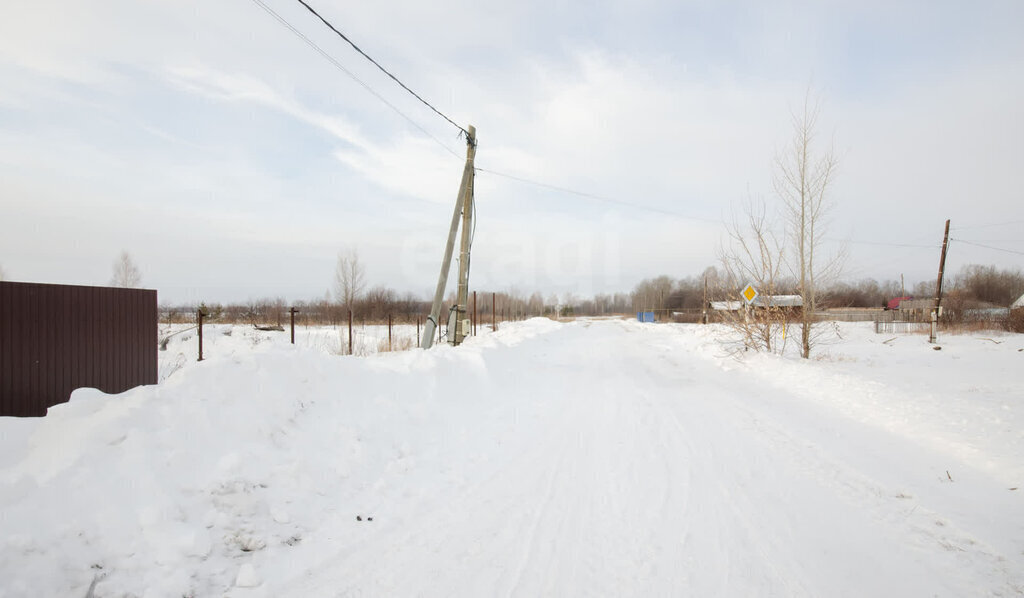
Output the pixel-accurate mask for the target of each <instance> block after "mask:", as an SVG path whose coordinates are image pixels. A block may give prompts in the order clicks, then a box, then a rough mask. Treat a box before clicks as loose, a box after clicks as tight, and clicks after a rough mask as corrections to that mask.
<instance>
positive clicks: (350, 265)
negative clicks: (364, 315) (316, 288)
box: [334, 249, 366, 309]
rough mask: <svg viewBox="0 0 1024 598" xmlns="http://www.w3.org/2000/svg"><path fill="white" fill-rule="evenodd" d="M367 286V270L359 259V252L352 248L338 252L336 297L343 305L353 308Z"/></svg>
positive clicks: (335, 268)
mask: <svg viewBox="0 0 1024 598" xmlns="http://www.w3.org/2000/svg"><path fill="white" fill-rule="evenodd" d="M365 287H366V271H365V270H364V269H363V264H362V263H361V262H360V261H359V253H358V252H357V251H356V250H355V249H350V250H349V251H347V252H345V253H339V254H338V262H337V264H336V265H335V267H334V297H335V300H336V301H337V302H338V303H340V304H341V305H343V306H347V307H348V308H349V309H352V308H353V307H354V305H355V302H356V300H357V299H359V296H360V295H362V293H363V289H364V288H365Z"/></svg>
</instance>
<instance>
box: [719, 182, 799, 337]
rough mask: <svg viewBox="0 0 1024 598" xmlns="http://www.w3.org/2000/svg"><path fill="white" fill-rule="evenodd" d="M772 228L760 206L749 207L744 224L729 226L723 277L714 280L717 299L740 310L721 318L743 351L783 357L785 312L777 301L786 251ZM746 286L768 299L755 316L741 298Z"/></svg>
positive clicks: (741, 220) (728, 311)
mask: <svg viewBox="0 0 1024 598" xmlns="http://www.w3.org/2000/svg"><path fill="white" fill-rule="evenodd" d="M772 224H773V223H772V221H771V220H770V218H769V217H768V215H767V212H766V210H765V205H764V202H763V201H761V200H757V201H750V202H749V203H747V204H746V205H745V206H744V207H743V208H742V218H741V217H738V216H737V215H736V214H735V213H734V214H733V217H732V221H731V222H730V223H729V224H728V225H727V226H726V232H727V234H728V240H727V242H726V243H725V244H724V245H723V246H722V248H721V249H720V250H719V259H720V260H721V263H722V270H723V273H722V275H721V276H720V277H719V276H717V275H716V276H715V277H713V278H715V279H717V282H719V284H720V286H719V288H717V289H715V294H716V295H718V296H719V297H725V298H726V300H727V302H728V304H730V305H729V307H731V308H735V309H725V310H722V318H723V322H725V324H726V325H728V326H729V327H730V328H732V329H733V330H734V331H735V332H736V333H737V335H738V337H739V338H738V341H739V344H740V347H741V348H743V349H753V350H755V351H776V352H779V353H781V352H782V351H783V350H784V349H785V343H784V342H783V339H785V337H786V335H785V326H786V312H785V310H784V309H783V308H781V307H780V306H778V305H775V304H774V303H773V302H772V298H773V297H775V295H776V294H777V293H778V290H779V286H780V285H779V283H780V278H781V274H782V264H783V257H784V247H783V244H782V242H781V241H780V240H779V238H778V237H777V236H776V234H775V233H774V232H773V230H772V229H773V226H772ZM716 274H717V273H716ZM747 284H752V285H754V288H755V289H757V291H758V293H759V294H760V297H763V298H764V301H763V303H762V304H761V305H760V306H758V308H757V309H756V310H755V311H753V312H752V311H751V310H750V309H749V307H748V306H747V305H746V302H745V300H744V299H743V297H742V296H741V294H740V293H741V289H743V288H744V287H746V285H747ZM760 297H759V298H760Z"/></svg>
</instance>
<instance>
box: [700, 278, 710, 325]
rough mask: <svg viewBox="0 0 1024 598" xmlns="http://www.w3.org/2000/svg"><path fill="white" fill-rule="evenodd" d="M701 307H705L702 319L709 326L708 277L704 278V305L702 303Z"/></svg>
mask: <svg viewBox="0 0 1024 598" xmlns="http://www.w3.org/2000/svg"><path fill="white" fill-rule="evenodd" d="M701 305H702V306H703V307H702V310H703V311H702V315H701V319H702V320H703V321H704V323H705V324H707V323H708V277H707V276H705V277H704V303H702V304H701Z"/></svg>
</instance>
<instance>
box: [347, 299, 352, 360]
mask: <svg viewBox="0 0 1024 598" xmlns="http://www.w3.org/2000/svg"><path fill="white" fill-rule="evenodd" d="M348 354H349V355H351V354H352V310H351V309H350V310H348Z"/></svg>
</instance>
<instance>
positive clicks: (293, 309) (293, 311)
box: [288, 307, 299, 345]
mask: <svg viewBox="0 0 1024 598" xmlns="http://www.w3.org/2000/svg"><path fill="white" fill-rule="evenodd" d="M297 311H299V310H297V309H295V308H294V307H293V308H291V309H289V310H288V313H289V314H291V317H292V344H293V345H294V344H295V312H297Z"/></svg>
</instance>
